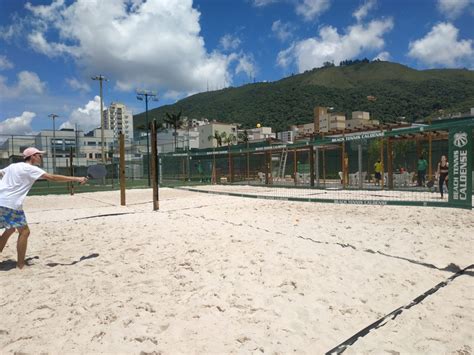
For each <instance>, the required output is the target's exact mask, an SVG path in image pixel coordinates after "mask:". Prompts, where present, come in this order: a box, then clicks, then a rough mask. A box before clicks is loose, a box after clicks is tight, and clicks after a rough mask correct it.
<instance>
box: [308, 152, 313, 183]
mask: <svg viewBox="0 0 474 355" xmlns="http://www.w3.org/2000/svg"><path fill="white" fill-rule="evenodd" d="M309 184H310V186H311V187H314V145H312V144H311V145H310V146H309Z"/></svg>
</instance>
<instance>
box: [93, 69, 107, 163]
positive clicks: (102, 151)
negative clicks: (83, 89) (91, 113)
mask: <svg viewBox="0 0 474 355" xmlns="http://www.w3.org/2000/svg"><path fill="white" fill-rule="evenodd" d="M91 79H92V80H99V83H100V142H101V144H100V145H101V155H102V163H103V164H105V148H104V101H103V98H102V82H103V81H109V80H108V79H107V78H106V77H105V76H103V75H101V74H99V75H96V76H93V77H91Z"/></svg>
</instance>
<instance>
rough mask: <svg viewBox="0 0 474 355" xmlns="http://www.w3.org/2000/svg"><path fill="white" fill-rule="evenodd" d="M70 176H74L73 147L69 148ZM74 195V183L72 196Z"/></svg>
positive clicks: (72, 184)
mask: <svg viewBox="0 0 474 355" xmlns="http://www.w3.org/2000/svg"><path fill="white" fill-rule="evenodd" d="M69 174H70V175H71V176H74V166H73V156H72V147H69ZM72 195H74V183H73V182H71V196H72Z"/></svg>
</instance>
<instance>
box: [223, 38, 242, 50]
mask: <svg viewBox="0 0 474 355" xmlns="http://www.w3.org/2000/svg"><path fill="white" fill-rule="evenodd" d="M241 43H242V42H241V40H240V39H239V38H237V37H234V36H232V35H230V34H226V35H224V36H223V37H221V39H220V40H219V44H220V45H221V47H222V48H223V49H224V50H225V51H229V50H231V51H232V50H236V49H237V48H239V46H240V44H241Z"/></svg>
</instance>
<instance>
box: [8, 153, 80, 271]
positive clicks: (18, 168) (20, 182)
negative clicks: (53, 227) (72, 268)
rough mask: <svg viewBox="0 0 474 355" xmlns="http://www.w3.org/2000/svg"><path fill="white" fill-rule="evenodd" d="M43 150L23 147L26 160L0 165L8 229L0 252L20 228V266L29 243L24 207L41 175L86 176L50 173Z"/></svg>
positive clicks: (55, 177)
mask: <svg viewBox="0 0 474 355" xmlns="http://www.w3.org/2000/svg"><path fill="white" fill-rule="evenodd" d="M42 154H44V152H43V151H40V150H38V149H36V148H33V147H30V148H26V149H25V150H24V151H23V159H24V162H21V163H15V164H10V165H9V166H7V167H6V168H4V169H0V178H1V179H0V229H5V231H4V232H3V234H2V235H1V236H0V252H2V251H3V248H4V247H5V245H6V244H7V241H8V238H10V236H11V235H12V234H13V232H15V229H16V230H18V233H19V236H18V243H17V253H18V259H17V267H18V268H19V269H22V268H23V266H25V255H26V247H27V245H28V236H29V235H30V229H29V228H28V223H27V221H26V216H25V212H24V211H23V201H24V200H25V197H26V195H27V194H28V192H29V191H30V189H31V187H32V186H33V184H34V183H35V181H36V180H38V179H39V178H42V179H46V180H49V181H58V182H69V181H73V182H74V181H75V182H79V183H81V184H84V183H85V182H86V181H87V178H85V177H75V176H64V175H55V174H48V173H46V172H45V171H44V170H43V169H41V168H39V167H38V165H41V162H42Z"/></svg>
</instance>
